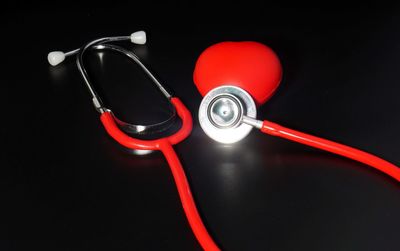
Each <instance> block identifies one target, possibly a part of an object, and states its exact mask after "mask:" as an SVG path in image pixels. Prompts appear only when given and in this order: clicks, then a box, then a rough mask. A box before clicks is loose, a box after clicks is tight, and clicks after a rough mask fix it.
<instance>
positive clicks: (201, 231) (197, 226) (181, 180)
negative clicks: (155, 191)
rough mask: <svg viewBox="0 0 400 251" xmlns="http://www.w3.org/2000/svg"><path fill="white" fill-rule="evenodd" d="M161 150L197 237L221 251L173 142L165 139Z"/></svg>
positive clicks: (210, 249) (208, 248)
mask: <svg viewBox="0 0 400 251" xmlns="http://www.w3.org/2000/svg"><path fill="white" fill-rule="evenodd" d="M161 151H162V152H163V154H164V156H165V158H166V159H167V161H168V164H169V167H170V169H171V172H172V175H173V177H174V180H175V184H176V187H177V189H178V193H179V197H180V199H181V203H182V206H183V210H184V211H185V214H186V218H187V219H188V221H189V225H190V227H191V228H192V231H193V233H194V235H195V237H196V239H197V240H198V241H199V243H200V245H201V247H202V248H203V249H204V250H206V251H219V250H220V249H219V248H218V246H217V244H216V243H215V242H214V241H213V239H212V237H211V236H210V234H209V233H208V232H207V229H206V227H205V226H204V224H203V221H202V220H201V217H200V214H199V212H198V211H197V208H196V204H195V202H194V199H193V196H192V193H191V191H190V186H189V183H188V181H187V178H186V175H185V172H184V170H183V167H182V164H181V162H180V161H179V158H178V156H177V155H176V153H175V151H174V149H173V147H172V146H171V144H169V143H168V142H167V141H165V143H162V144H161Z"/></svg>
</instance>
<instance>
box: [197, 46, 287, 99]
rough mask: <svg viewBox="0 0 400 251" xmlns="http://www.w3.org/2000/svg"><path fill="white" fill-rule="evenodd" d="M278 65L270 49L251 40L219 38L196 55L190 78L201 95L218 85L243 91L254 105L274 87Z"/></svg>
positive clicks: (279, 78)
mask: <svg viewBox="0 0 400 251" xmlns="http://www.w3.org/2000/svg"><path fill="white" fill-rule="evenodd" d="M281 78H282V66H281V63H280V61H279V58H278V56H277V55H276V54H275V53H274V51H273V50H272V49H271V48H269V47H267V46H266V45H264V44H261V43H258V42H252V41H245V42H221V43H217V44H214V45H212V46H210V47H208V48H207V49H206V50H205V51H204V52H203V53H202V54H201V55H200V57H199V58H198V60H197V62H196V66H195V69H194V73H193V80H194V83H195V84H196V86H197V89H198V90H199V92H200V93H201V95H202V96H205V95H206V94H207V93H208V92H209V91H210V90H212V89H214V88H217V87H219V86H222V85H233V86H237V87H240V88H242V89H244V90H245V91H247V92H248V93H249V94H250V95H251V96H252V97H253V99H254V100H255V102H256V103H257V105H261V104H263V103H265V102H266V101H267V100H268V99H269V98H270V97H271V96H272V94H273V93H274V92H275V90H276V89H277V88H278V86H279V83H280V81H281Z"/></svg>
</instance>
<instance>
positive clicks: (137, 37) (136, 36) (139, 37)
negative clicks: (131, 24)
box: [131, 31, 146, 44]
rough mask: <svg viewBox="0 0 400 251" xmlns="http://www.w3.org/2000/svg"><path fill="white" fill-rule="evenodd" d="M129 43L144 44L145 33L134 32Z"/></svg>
mask: <svg viewBox="0 0 400 251" xmlns="http://www.w3.org/2000/svg"><path fill="white" fill-rule="evenodd" d="M131 42H132V43H134V44H145V43H146V32H144V31H136V32H134V33H132V34H131Z"/></svg>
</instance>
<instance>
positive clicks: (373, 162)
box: [261, 120, 400, 181]
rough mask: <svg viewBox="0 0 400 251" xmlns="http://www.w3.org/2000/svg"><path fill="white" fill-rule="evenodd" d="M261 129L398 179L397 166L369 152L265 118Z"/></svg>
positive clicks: (398, 170)
mask: <svg viewBox="0 0 400 251" xmlns="http://www.w3.org/2000/svg"><path fill="white" fill-rule="evenodd" d="M261 131H262V132H263V133H266V134H270V135H273V136H278V137H281V138H285V139H288V140H291V141H295V142H298V143H301V144H304V145H308V146H312V147H315V148H318V149H322V150H325V151H328V152H331V153H335V154H338V155H341V156H344V157H347V158H350V159H353V160H356V161H358V162H361V163H364V164H366V165H368V166H371V167H373V168H376V169H378V170H379V171H381V172H383V173H385V174H387V175H389V176H390V177H392V178H394V179H396V180H397V181H400V168H399V167H397V166H395V165H393V164H392V163H390V162H388V161H386V160H384V159H381V158H379V157H377V156H374V155H372V154H370V153H367V152H364V151H361V150H358V149H356V148H353V147H350V146H346V145H343V144H339V143H336V142H333V141H330V140H327V139H323V138H319V137H316V136H312V135H310V134H306V133H302V132H299V131H296V130H292V129H289V128H286V127H283V126H280V125H278V124H276V123H273V122H270V121H267V120H264V121H263V125H262V127H261Z"/></svg>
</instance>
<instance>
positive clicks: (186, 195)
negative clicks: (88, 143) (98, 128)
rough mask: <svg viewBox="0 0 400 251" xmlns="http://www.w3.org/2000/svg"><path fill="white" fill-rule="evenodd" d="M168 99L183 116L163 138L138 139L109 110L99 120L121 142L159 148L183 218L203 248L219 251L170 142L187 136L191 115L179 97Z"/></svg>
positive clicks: (133, 146)
mask: <svg viewBox="0 0 400 251" xmlns="http://www.w3.org/2000/svg"><path fill="white" fill-rule="evenodd" d="M171 103H172V104H173V105H174V106H175V109H176V111H177V113H178V116H179V117H180V118H181V120H182V126H181V128H180V129H179V131H178V132H176V133H175V134H173V135H171V136H168V137H166V138H161V139H156V140H140V139H135V138H132V137H130V136H128V135H126V134H125V133H124V132H122V131H121V130H120V129H119V127H118V125H117V124H116V122H115V120H114V117H113V115H112V114H111V113H110V112H104V113H102V114H101V116H100V120H101V122H102V123H103V126H104V128H105V129H106V131H107V133H108V134H109V135H110V136H111V137H112V138H113V139H115V140H116V141H117V142H118V143H120V144H121V145H123V146H125V147H127V148H130V149H140V150H160V151H161V152H162V153H163V154H164V156H165V158H166V160H167V162H168V164H169V167H170V169H171V172H172V175H173V177H174V181H175V184H176V187H177V190H178V193H179V198H180V200H181V203H182V207H183V210H184V212H185V215H186V218H187V220H188V222H189V225H190V227H191V229H192V231H193V233H194V235H195V237H196V239H197V240H198V242H199V243H200V245H201V247H202V248H203V249H204V250H206V251H218V250H220V249H219V248H218V246H217V244H216V243H215V242H214V241H213V239H212V237H211V236H210V234H209V233H208V232H207V229H206V227H205V226H204V223H203V221H202V220H201V217H200V214H199V212H198V211H197V208H196V203H195V201H194V199H193V196H192V192H191V191H190V186H189V182H188V180H187V178H186V175H185V171H184V169H183V167H182V164H181V162H180V161H179V158H178V156H177V155H176V152H175V151H174V149H173V147H172V145H175V144H177V143H179V142H181V141H182V140H184V139H185V138H186V137H187V136H189V134H190V132H191V131H192V126H193V121H192V116H191V114H190V112H189V110H188V109H187V108H186V107H185V105H184V104H183V103H182V102H181V101H180V100H179V99H178V98H171Z"/></svg>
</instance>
